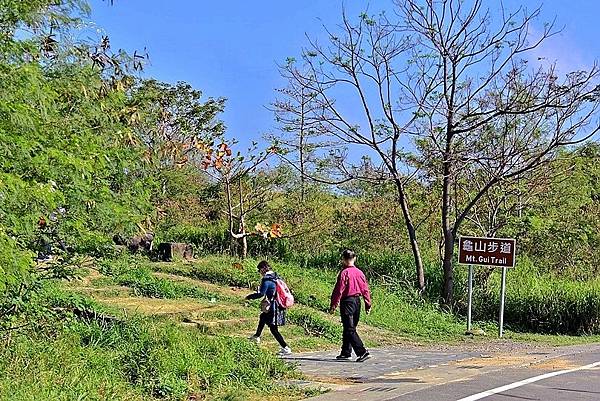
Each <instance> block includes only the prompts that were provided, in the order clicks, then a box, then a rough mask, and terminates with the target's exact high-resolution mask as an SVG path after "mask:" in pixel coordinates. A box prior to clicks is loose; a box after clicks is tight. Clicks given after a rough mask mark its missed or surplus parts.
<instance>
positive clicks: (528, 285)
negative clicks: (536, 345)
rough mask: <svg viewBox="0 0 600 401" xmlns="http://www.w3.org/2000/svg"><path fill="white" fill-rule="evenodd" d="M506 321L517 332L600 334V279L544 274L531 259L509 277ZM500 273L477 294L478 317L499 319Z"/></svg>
mask: <svg viewBox="0 0 600 401" xmlns="http://www.w3.org/2000/svg"><path fill="white" fill-rule="evenodd" d="M506 285H507V292H506V304H505V312H504V313H505V315H504V316H505V322H506V325H507V327H509V328H511V329H512V330H515V331H532V332H536V333H549V334H576V335H584V334H598V333H600V279H595V280H587V281H574V280H568V279H564V278H560V277H555V276H552V275H549V274H542V273H540V272H539V271H538V270H537V269H536V268H535V267H534V266H533V265H532V264H531V263H530V262H529V261H528V260H527V259H525V260H523V262H522V263H520V264H519V265H517V267H516V268H515V269H514V270H509V271H508V274H507V283H506ZM499 293H500V272H499V271H496V272H494V274H493V275H492V277H491V278H490V280H489V283H488V285H487V286H485V287H484V288H482V289H480V290H479V292H478V293H476V295H475V296H476V299H477V300H478V301H477V308H476V309H477V316H479V317H480V318H481V319H485V318H486V317H487V318H489V317H490V316H495V315H496V314H497V313H498V312H497V311H498V308H499V303H500V297H499Z"/></svg>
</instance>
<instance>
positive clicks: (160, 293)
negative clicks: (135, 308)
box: [115, 267, 221, 300]
mask: <svg viewBox="0 0 600 401" xmlns="http://www.w3.org/2000/svg"><path fill="white" fill-rule="evenodd" d="M115 282H116V283H117V284H119V285H124V286H127V287H130V288H131V289H132V290H133V292H134V294H135V295H138V296H144V297H149V298H166V299H179V298H195V299H205V300H217V299H220V298H221V296H220V295H219V294H217V293H214V292H210V291H207V290H205V289H203V288H199V287H196V286H193V285H189V284H184V283H176V282H173V281H171V280H168V279H164V278H160V277H156V276H154V275H153V274H152V272H151V271H150V270H149V269H148V268H144V267H136V268H134V269H132V270H130V271H128V272H126V273H123V274H120V275H118V276H117V277H115Z"/></svg>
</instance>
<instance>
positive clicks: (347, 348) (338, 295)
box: [329, 249, 372, 362]
mask: <svg viewBox="0 0 600 401" xmlns="http://www.w3.org/2000/svg"><path fill="white" fill-rule="evenodd" d="M354 262H356V254H355V253H354V252H353V251H351V250H349V249H346V250H345V251H344V252H343V253H342V270H341V271H340V274H339V275H338V278H337V283H336V284H335V288H334V289H333V293H332V294H331V306H330V308H329V313H331V314H333V313H335V310H336V308H337V307H338V304H339V306H340V315H341V316H342V325H343V326H344V331H343V335H342V352H341V353H340V354H339V355H338V356H337V357H336V359H338V360H346V359H350V357H351V356H352V350H353V349H354V353H355V354H356V356H357V359H356V362H363V361H365V360H367V359H369V357H370V356H371V355H370V354H369V351H367V350H366V348H365V346H364V344H363V342H362V340H361V339H360V337H359V335H358V333H357V332H356V326H357V325H358V321H359V319H360V297H361V296H362V297H363V298H364V300H365V312H366V313H367V315H368V314H369V313H370V312H371V306H372V304H371V291H370V290H369V283H367V278H366V277H365V275H364V273H363V272H362V271H361V270H360V269H359V268H358V267H356V266H355V265H354Z"/></svg>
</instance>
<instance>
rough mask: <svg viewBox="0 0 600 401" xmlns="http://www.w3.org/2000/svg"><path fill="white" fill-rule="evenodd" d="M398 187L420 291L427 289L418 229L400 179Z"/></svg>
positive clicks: (397, 182) (397, 181) (397, 183)
mask: <svg viewBox="0 0 600 401" xmlns="http://www.w3.org/2000/svg"><path fill="white" fill-rule="evenodd" d="M396 188H397V189H398V199H399V202H400V207H401V208H402V215H403V216H404V223H405V224H406V229H407V231H408V238H409V240H410V248H411V250H412V253H413V258H414V260H415V266H416V269H417V270H416V273H417V280H416V285H417V288H418V289H419V292H423V291H424V290H425V271H424V269H423V259H422V258H421V250H420V249H419V243H418V242H417V230H416V229H415V225H414V224H413V221H412V217H411V215H410V212H409V210H408V201H407V199H406V194H405V193H404V186H403V185H402V182H401V181H400V180H396Z"/></svg>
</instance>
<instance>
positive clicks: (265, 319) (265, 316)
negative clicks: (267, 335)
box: [255, 312, 287, 347]
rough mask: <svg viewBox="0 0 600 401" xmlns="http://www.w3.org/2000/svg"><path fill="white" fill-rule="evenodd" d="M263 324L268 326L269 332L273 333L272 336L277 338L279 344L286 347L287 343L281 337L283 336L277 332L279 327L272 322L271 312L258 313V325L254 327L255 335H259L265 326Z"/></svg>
mask: <svg viewBox="0 0 600 401" xmlns="http://www.w3.org/2000/svg"><path fill="white" fill-rule="evenodd" d="M265 324H266V325H267V326H269V330H271V334H273V337H275V339H276V340H277V342H278V343H279V345H281V346H282V347H287V343H286V342H285V340H284V339H283V336H282V335H281V333H280V332H279V328H278V327H277V325H276V324H273V312H269V313H261V314H260V318H259V320H258V327H257V328H256V334H255V336H256V337H260V335H261V334H262V331H263V329H264V328H265Z"/></svg>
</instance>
